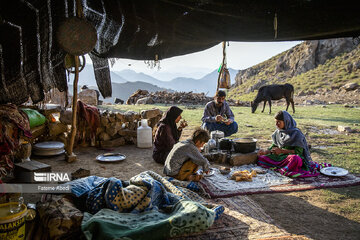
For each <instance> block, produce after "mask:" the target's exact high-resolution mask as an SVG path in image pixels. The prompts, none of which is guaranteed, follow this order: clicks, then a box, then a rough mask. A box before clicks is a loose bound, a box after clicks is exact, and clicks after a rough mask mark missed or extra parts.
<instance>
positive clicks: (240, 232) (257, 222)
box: [172, 196, 307, 240]
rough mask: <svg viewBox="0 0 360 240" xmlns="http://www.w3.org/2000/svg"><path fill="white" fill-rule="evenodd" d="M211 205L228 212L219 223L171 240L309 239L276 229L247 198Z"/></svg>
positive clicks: (219, 201) (270, 219)
mask: <svg viewBox="0 0 360 240" xmlns="http://www.w3.org/2000/svg"><path fill="white" fill-rule="evenodd" d="M209 201H210V203H213V204H218V205H223V206H224V207H225V212H224V213H223V214H222V215H221V217H220V219H218V220H216V221H215V222H214V224H213V225H212V226H211V227H210V228H209V229H208V230H206V231H205V232H203V233H199V234H193V235H191V236H186V237H179V238H172V240H175V239H184V240H209V239H210V240H218V239H219V240H220V239H221V240H223V239H226V240H230V239H307V238H294V236H291V235H290V234H289V233H288V232H286V231H285V230H283V229H281V228H279V227H278V226H276V224H275V222H274V220H273V219H272V218H271V217H270V216H269V215H267V214H266V213H265V212H264V210H263V209H262V208H261V207H260V206H259V205H258V204H257V203H255V202H254V201H253V200H251V199H250V198H249V197H247V196H236V197H232V198H217V199H211V200H209Z"/></svg>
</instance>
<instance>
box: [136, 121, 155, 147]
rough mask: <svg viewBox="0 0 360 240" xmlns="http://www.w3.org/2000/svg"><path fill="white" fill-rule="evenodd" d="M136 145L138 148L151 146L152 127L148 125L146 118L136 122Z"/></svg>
mask: <svg viewBox="0 0 360 240" xmlns="http://www.w3.org/2000/svg"><path fill="white" fill-rule="evenodd" d="M140 123H141V126H140ZM137 147H138V148H151V147H152V129H151V127H149V126H148V122H147V119H141V121H140V122H138V128H137Z"/></svg>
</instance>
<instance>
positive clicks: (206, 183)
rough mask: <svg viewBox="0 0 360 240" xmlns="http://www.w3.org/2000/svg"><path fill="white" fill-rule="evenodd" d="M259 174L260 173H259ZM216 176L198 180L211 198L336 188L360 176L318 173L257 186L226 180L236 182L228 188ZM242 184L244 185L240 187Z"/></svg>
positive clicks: (359, 182) (359, 179) (358, 181)
mask: <svg viewBox="0 0 360 240" xmlns="http://www.w3.org/2000/svg"><path fill="white" fill-rule="evenodd" d="M259 176H260V174H259ZM217 180H218V179H217V177H216V176H214V177H213V178H204V179H202V180H201V181H200V184H201V185H202V186H203V188H204V189H205V191H206V192H207V193H208V194H209V195H210V197H211V198H220V197H232V196H237V195H248V194H258V193H276V192H293V191H302V190H311V189H316V188H338V187H348V186H356V185H360V176H356V175H353V174H348V175H346V176H344V177H329V176H325V175H322V174H320V175H319V176H317V177H310V178H295V179H291V178H289V180H290V181H289V182H284V183H282V184H278V185H271V184H270V185H263V186H258V187H256V186H255V187H252V188H249V187H248V186H247V184H248V183H246V182H235V181H233V180H228V179H226V181H229V182H231V184H233V185H234V184H238V186H237V187H234V188H233V189H230V188H229V187H228V185H226V187H224V188H222V187H221V186H220V184H219V181H217ZM224 184H225V182H224ZM241 184H243V186H244V187H241V186H242V185H241Z"/></svg>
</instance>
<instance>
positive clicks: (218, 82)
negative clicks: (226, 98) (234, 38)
mask: <svg viewBox="0 0 360 240" xmlns="http://www.w3.org/2000/svg"><path fill="white" fill-rule="evenodd" d="M222 46H223V60H222V64H221V68H220V72H219V76H218V80H217V87H216V92H217V91H218V90H219V86H220V76H221V73H222V71H223V69H224V64H225V57H226V52H225V48H226V42H225V41H224V42H222Z"/></svg>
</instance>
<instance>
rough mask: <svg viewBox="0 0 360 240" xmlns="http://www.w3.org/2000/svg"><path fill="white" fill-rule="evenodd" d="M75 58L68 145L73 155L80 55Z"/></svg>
mask: <svg viewBox="0 0 360 240" xmlns="http://www.w3.org/2000/svg"><path fill="white" fill-rule="evenodd" d="M74 58H75V79H74V86H73V101H72V123H71V133H70V141H69V147H68V156H69V157H71V156H72V155H73V147H74V141H75V136H76V130H77V129H76V115H77V90H78V89H77V88H78V81H79V66H80V63H79V56H74Z"/></svg>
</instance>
